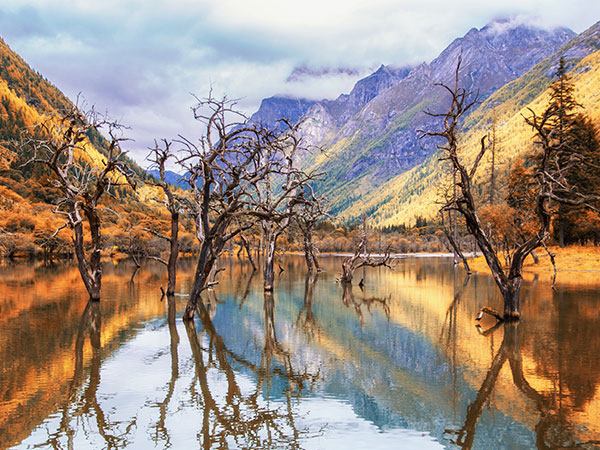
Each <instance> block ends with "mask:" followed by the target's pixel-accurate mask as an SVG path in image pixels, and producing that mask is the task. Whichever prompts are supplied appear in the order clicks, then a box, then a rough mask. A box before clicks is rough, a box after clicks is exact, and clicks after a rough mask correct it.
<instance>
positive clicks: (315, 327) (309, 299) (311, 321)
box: [296, 271, 320, 339]
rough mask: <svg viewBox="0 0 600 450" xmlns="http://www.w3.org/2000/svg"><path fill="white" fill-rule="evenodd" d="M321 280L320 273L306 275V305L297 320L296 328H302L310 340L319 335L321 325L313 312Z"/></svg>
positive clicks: (311, 272)
mask: <svg viewBox="0 0 600 450" xmlns="http://www.w3.org/2000/svg"><path fill="white" fill-rule="evenodd" d="M318 279H319V272H315V271H309V272H307V273H306V280H305V281H304V303H303V304H302V309H301V310H300V312H299V313H298V318H297V319H296V328H302V329H303V330H304V332H305V333H306V336H307V337H308V338H309V339H312V338H314V337H315V335H316V334H318V333H319V331H320V329H319V324H318V323H317V319H316V318H315V315H314V313H313V310H312V304H313V298H314V295H315V285H316V284H317V280H318Z"/></svg>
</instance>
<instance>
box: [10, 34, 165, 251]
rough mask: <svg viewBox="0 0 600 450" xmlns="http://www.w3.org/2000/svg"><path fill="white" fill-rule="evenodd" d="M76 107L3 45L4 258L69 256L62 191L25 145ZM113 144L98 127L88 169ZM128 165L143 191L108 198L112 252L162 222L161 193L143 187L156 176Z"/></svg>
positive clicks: (84, 155)
mask: <svg viewBox="0 0 600 450" xmlns="http://www.w3.org/2000/svg"><path fill="white" fill-rule="evenodd" d="M70 107H72V103H71V101H70V100H69V99H67V98H66V97H65V96H64V95H63V94H62V93H61V92H60V90H58V89H57V88H56V87H54V86H53V85H52V84H51V83H50V82H49V81H47V80H46V79H44V78H43V77H42V76H41V75H40V74H39V73H37V72H35V71H34V70H32V69H31V68H30V67H29V66H28V65H27V64H26V63H25V62H24V61H23V59H22V58H20V57H19V56H18V55H17V54H16V53H15V52H13V51H12V50H11V49H10V48H9V47H8V45H6V44H5V43H4V41H2V40H0V154H1V158H0V253H1V254H3V255H5V256H13V255H18V254H38V253H39V254H41V253H68V252H70V251H71V249H70V238H69V234H68V232H67V231H66V230H62V231H61V232H60V233H59V234H58V235H57V236H55V237H53V234H54V232H55V231H56V230H57V229H58V228H59V227H60V226H61V225H63V223H64V217H62V216H60V215H57V214H55V213H54V212H53V210H54V208H55V205H56V203H57V202H58V200H59V198H60V194H59V190H58V189H57V188H56V187H55V186H54V184H53V182H52V178H51V176H50V172H49V171H48V169H47V168H44V167H43V166H42V165H39V164H33V163H29V160H30V159H31V157H32V156H33V154H32V150H31V147H30V146H27V145H22V143H23V142H24V141H25V140H26V139H28V138H30V137H35V138H43V137H44V136H43V132H42V131H41V130H40V129H39V128H38V127H37V125H39V124H40V123H42V122H45V121H50V122H52V121H56V120H58V118H59V117H60V116H61V114H63V113H64V111H66V110H68V109H69V108H70ZM87 108H90V106H89V105H88V106H87ZM107 145H108V143H107V141H106V139H105V138H104V137H103V136H101V135H100V134H99V133H98V132H96V131H94V130H92V131H91V132H90V133H89V134H88V136H87V142H86V143H84V146H85V152H80V154H79V155H77V157H78V158H79V159H80V161H81V162H82V163H84V164H91V165H92V166H93V165H97V166H98V167H102V165H103V164H104V162H103V161H104V160H105V155H106V154H107V153H106V152H107ZM126 161H127V163H128V166H129V168H130V169H131V171H132V172H133V174H134V178H135V179H136V180H137V183H136V184H137V186H138V188H137V190H136V191H134V190H133V189H128V188H125V187H117V188H114V189H113V191H112V192H111V196H109V197H106V201H105V202H104V206H110V208H111V210H113V211H114V213H112V212H110V213H109V212H107V213H106V214H104V215H103V220H104V222H105V224H106V227H107V229H108V233H106V234H107V236H110V239H108V240H107V242H106V248H107V249H118V248H120V247H123V246H124V245H129V243H130V241H131V240H132V239H133V237H135V238H136V239H137V238H140V237H141V234H142V232H141V231H140V230H139V229H140V228H141V227H142V225H143V224H146V225H148V222H149V221H153V222H156V224H159V225H160V223H161V221H162V220H163V218H162V217H161V214H162V212H161V210H160V208H159V207H158V206H159V205H158V204H157V203H156V199H157V198H159V197H160V196H159V194H158V191H157V190H156V188H154V187H153V186H151V185H147V184H144V181H148V180H150V177H149V176H148V175H147V174H146V172H145V171H144V170H143V169H142V168H141V167H139V166H138V165H137V164H135V163H134V162H133V161H132V160H129V159H126ZM124 212H126V214H122V213H124ZM126 230H128V231H126ZM136 230H137V231H136ZM144 238H145V239H149V236H145V237H144ZM134 240H135V239H134ZM108 241H110V242H108Z"/></svg>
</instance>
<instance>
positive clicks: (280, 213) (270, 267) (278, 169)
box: [253, 120, 319, 291]
mask: <svg viewBox="0 0 600 450" xmlns="http://www.w3.org/2000/svg"><path fill="white" fill-rule="evenodd" d="M281 122H282V123H283V124H284V125H285V126H286V130H285V131H284V132H283V133H281V134H279V135H278V136H277V137H276V139H273V140H271V141H270V142H269V146H268V147H267V148H266V149H265V150H266V152H265V154H264V158H265V159H266V160H268V161H271V170H270V171H269V173H268V174H267V176H266V177H265V178H264V179H262V180H259V183H257V186H256V193H257V196H258V197H257V199H258V201H257V204H256V205H255V211H254V213H253V214H255V215H256V216H257V217H258V218H259V219H260V225H261V228H262V231H263V239H264V242H265V247H266V249H265V250H266V252H265V258H264V262H263V264H264V266H263V272H264V289H265V291H272V290H273V282H274V279H275V271H274V263H275V253H276V251H277V240H278V239H279V237H280V236H281V235H282V234H283V232H284V231H285V230H286V229H287V228H288V227H289V225H290V224H291V223H292V219H294V218H295V217H296V216H297V215H298V210H299V208H300V206H301V205H303V204H305V203H306V202H307V201H311V199H307V198H306V197H305V195H304V194H305V192H304V190H305V188H307V190H310V189H309V186H308V184H309V182H311V181H313V180H315V179H316V178H317V177H318V176H319V174H317V173H315V172H305V171H303V170H301V169H299V168H298V165H297V159H298V157H299V154H300V153H302V152H306V151H307V149H306V148H305V147H303V145H302V140H301V139H300V138H299V137H298V136H297V129H298V128H297V127H298V125H292V124H291V123H290V122H288V121H287V120H282V121H281ZM313 197H314V196H313Z"/></svg>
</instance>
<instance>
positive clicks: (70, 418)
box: [0, 257, 600, 449]
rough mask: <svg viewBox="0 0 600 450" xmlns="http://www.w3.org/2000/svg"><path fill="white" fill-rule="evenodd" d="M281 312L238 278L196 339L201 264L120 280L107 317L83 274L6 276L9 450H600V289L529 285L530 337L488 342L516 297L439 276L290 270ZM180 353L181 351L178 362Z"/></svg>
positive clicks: (239, 269)
mask: <svg viewBox="0 0 600 450" xmlns="http://www.w3.org/2000/svg"><path fill="white" fill-rule="evenodd" d="M284 264H285V269H286V270H285V271H284V272H283V273H282V274H281V276H280V277H279V279H278V280H277V283H276V286H275V290H274V292H273V293H272V294H267V295H265V294H264V293H263V289H262V279H261V276H260V273H258V272H257V273H254V274H253V273H252V269H251V267H250V266H249V265H248V264H244V263H239V262H238V261H237V260H236V259H235V258H232V259H229V260H224V261H222V262H221V264H220V266H219V267H222V268H225V269H226V270H225V271H224V272H222V273H221V274H220V278H219V284H218V285H217V286H216V287H215V289H211V290H207V291H206V292H205V293H204V294H203V302H202V305H203V308H201V309H202V311H199V312H198V315H197V318H196V322H195V324H184V323H183V322H182V321H181V313H182V309H183V308H184V306H185V301H186V297H185V293H186V292H187V291H188V288H189V286H190V284H191V282H192V278H193V272H194V265H193V264H192V265H186V262H185V261H184V262H183V263H182V266H181V270H180V273H179V274H178V286H177V290H176V292H177V294H176V295H175V296H173V297H164V298H163V299H162V301H161V292H160V286H161V283H164V275H165V274H164V269H163V268H162V266H159V265H146V266H142V267H141V268H140V270H139V271H138V273H137V274H136V276H135V279H134V281H133V282H131V272H132V270H133V266H132V265H131V263H120V264H116V265H110V266H107V267H106V271H105V277H104V279H105V285H104V292H105V293H106V297H105V298H103V299H102V301H101V302H100V303H88V301H87V295H86V293H85V292H84V291H79V290H77V289H75V288H74V286H80V280H79V278H78V273H77V268H76V267H69V266H68V265H57V266H55V267H50V266H43V267H41V266H35V265H32V264H22V265H14V266H10V267H9V266H0V310H1V311H2V312H3V315H2V316H0V324H1V326H0V342H1V343H2V345H0V368H1V370H0V394H1V397H0V449H4V448H11V449H12V448H18V449H21V448H115V449H116V448H123V447H136V448H137V447H140V448H152V447H154V448H197V447H200V448H305V447H306V448H315V447H317V448H350V447H352V448H378V449H387V448H415V447H418V448H423V449H424V448H439V447H440V446H446V447H448V448H457V447H463V448H483V449H487V448H499V449H501V448H534V447H540V448H561V447H562V448H564V447H569V446H570V447H573V448H588V447H590V448H594V446H596V447H597V446H598V445H600V444H598V441H599V440H600V389H599V388H598V385H599V382H600V352H598V350H597V349H598V348H600V304H599V303H598V301H597V298H598V292H599V291H598V289H596V288H577V287H574V288H569V289H565V288H560V287H559V290H558V291H557V292H556V293H554V294H553V293H552V291H551V290H550V289H549V285H548V284H544V283H545V282H544V280H543V279H538V280H535V282H534V283H525V284H524V291H523V302H522V308H523V320H522V321H521V323H520V324H518V325H514V324H513V325H498V326H496V323H495V322H494V321H493V319H492V318H486V319H485V320H483V321H482V322H483V323H482V328H481V329H479V330H478V329H477V328H476V327H475V321H474V318H475V316H476V314H477V311H479V309H480V308H481V307H482V306H486V305H489V306H491V307H494V308H498V305H501V301H502V299H501V298H499V296H498V295H497V290H496V288H495V286H494V284H493V280H490V279H489V278H488V277H486V276H482V275H477V274H474V275H472V276H471V277H470V278H468V279H464V280H463V273H464V272H462V270H461V269H456V270H455V268H454V266H453V265H452V263H451V262H444V261H441V260H437V259H436V260H422V259H414V260H400V261H399V262H398V265H397V267H396V269H395V270H394V271H393V272H389V271H387V270H385V271H384V270H367V271H366V272H365V273H364V274H362V275H363V277H364V279H365V282H366V283H365V286H364V289H359V287H358V286H357V287H355V288H354V289H348V288H346V289H342V288H340V285H338V284H336V283H335V277H336V275H337V271H338V270H339V259H335V258H330V259H327V258H324V260H323V268H324V269H325V271H324V272H322V273H320V274H316V273H313V274H307V273H306V270H305V265H304V263H303V260H302V259H301V258H300V257H298V258H294V257H289V258H288V259H287V260H285V261H284ZM184 344H185V345H184Z"/></svg>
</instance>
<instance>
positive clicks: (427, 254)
mask: <svg viewBox="0 0 600 450" xmlns="http://www.w3.org/2000/svg"><path fill="white" fill-rule="evenodd" d="M285 254H286V255H298V256H304V252H285ZM352 255H354V253H344V252H319V253H318V255H317V256H339V257H348V256H352ZM464 255H465V257H466V258H475V257H477V256H479V255H480V254H479V253H473V252H470V253H464ZM364 256H371V257H373V258H381V257H383V256H385V254H383V253H369V254H366V255H364ZM453 257H454V253H430V252H416V253H390V258H392V259H406V258H453Z"/></svg>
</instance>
